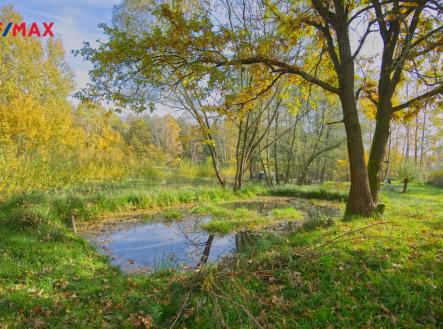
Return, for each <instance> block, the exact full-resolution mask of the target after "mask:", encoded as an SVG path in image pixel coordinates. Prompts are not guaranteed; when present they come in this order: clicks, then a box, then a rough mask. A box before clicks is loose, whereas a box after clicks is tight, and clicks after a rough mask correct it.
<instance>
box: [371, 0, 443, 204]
mask: <svg viewBox="0 0 443 329" xmlns="http://www.w3.org/2000/svg"><path fill="white" fill-rule="evenodd" d="M365 10H373V11H374V16H375V21H376V22H377V25H378V27H379V29H378V31H379V33H380V36H381V39H382V42H383V49H382V59H381V66H380V70H379V74H378V85H377V89H376V91H375V90H374V89H373V88H367V89H366V93H367V95H368V97H369V99H371V101H372V102H373V103H374V105H375V106H376V127H375V132H374V138H373V141H372V146H371V151H370V156H369V161H368V173H369V181H370V186H371V194H372V198H373V200H374V201H375V202H376V201H377V200H378V192H379V189H380V181H381V177H382V163H383V160H384V157H385V153H386V145H387V142H388V139H389V135H390V124H391V121H392V119H393V118H394V117H395V116H396V115H398V113H399V112H400V111H403V110H405V109H408V108H411V107H413V108H415V110H414V111H415V112H417V111H418V110H419V107H420V105H421V104H423V103H424V102H429V101H430V100H433V99H436V98H437V97H438V96H439V95H443V79H442V71H441V65H440V63H441V60H442V57H441V47H442V46H443V38H442V31H443V24H441V15H442V14H443V7H442V6H441V4H440V3H439V1H423V0H417V1H400V0H392V1H383V2H380V1H379V0H371V5H370V6H368V7H366V8H365ZM439 65H440V66H439ZM404 79H414V82H415V83H416V84H417V86H420V87H421V88H418V89H420V92H419V93H418V94H417V95H416V96H415V97H413V98H407V99H405V100H404V101H403V102H400V103H398V104H393V103H394V98H395V97H397V98H398V96H399V95H398V94H399V89H400V87H401V86H402V84H403V83H402V82H403V81H404ZM406 96H408V93H406Z"/></svg>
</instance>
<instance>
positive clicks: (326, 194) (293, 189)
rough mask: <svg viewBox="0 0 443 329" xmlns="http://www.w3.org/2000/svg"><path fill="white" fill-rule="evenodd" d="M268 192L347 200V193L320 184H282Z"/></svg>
mask: <svg viewBox="0 0 443 329" xmlns="http://www.w3.org/2000/svg"><path fill="white" fill-rule="evenodd" d="M267 193H268V194H269V195H275V196H291V197H303V198H312V199H323V200H336V201H345V200H346V199H347V193H345V192H342V191H337V190H330V189H325V188H324V187H322V186H319V185H307V186H296V185H281V186H276V187H273V188H271V189H269V191H268V192H267Z"/></svg>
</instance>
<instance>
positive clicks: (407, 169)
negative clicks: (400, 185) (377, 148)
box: [398, 164, 423, 182]
mask: <svg viewBox="0 0 443 329" xmlns="http://www.w3.org/2000/svg"><path fill="white" fill-rule="evenodd" d="M406 178H407V179H408V181H409V182H414V181H422V180H423V174H422V172H421V171H420V169H418V168H417V167H415V166H414V165H412V164H405V165H403V166H401V167H400V168H399V169H398V179H399V180H404V179H406Z"/></svg>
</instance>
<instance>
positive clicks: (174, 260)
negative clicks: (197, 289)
mask: <svg viewBox="0 0 443 329" xmlns="http://www.w3.org/2000/svg"><path fill="white" fill-rule="evenodd" d="M209 219H210V217H209V216H205V217H200V218H197V217H196V218H192V219H187V220H183V221H180V222H173V223H162V222H153V223H131V224H121V225H117V226H115V225H114V226H111V227H109V228H105V229H104V230H102V231H101V232H99V233H98V234H89V235H88V234H86V238H87V239H89V240H90V241H91V242H92V243H93V244H95V245H96V246H97V247H98V248H99V250H100V251H101V252H102V253H103V254H106V255H108V256H109V257H110V259H111V263H112V264H113V265H116V266H119V267H120V268H121V269H122V270H123V271H124V272H128V273H129V272H138V271H155V270H158V269H161V268H176V269H189V268H195V267H197V266H200V265H202V264H205V263H207V262H217V261H219V260H220V259H221V258H222V257H223V256H226V255H228V254H230V253H233V252H239V251H241V250H243V249H244V248H245V247H246V243H244V242H243V243H239V242H238V241H245V239H246V238H245V236H247V235H248V233H245V232H243V233H238V234H232V235H226V236H223V237H219V236H214V235H210V234H208V233H206V232H204V231H202V230H201V228H200V227H201V224H202V223H205V222H207V221H208V220H209Z"/></svg>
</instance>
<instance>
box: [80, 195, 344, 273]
mask: <svg viewBox="0 0 443 329" xmlns="http://www.w3.org/2000/svg"><path fill="white" fill-rule="evenodd" d="M225 206H226V207H242V208H249V209H255V210H257V211H258V212H261V213H267V212H269V211H271V210H272V209H273V208H278V207H294V208H297V209H299V210H303V211H304V212H305V214H306V216H305V221H306V220H309V218H311V217H316V216H317V217H318V216H323V217H324V216H326V217H328V218H331V217H336V216H338V215H339V211H338V210H337V209H335V208H332V207H327V206H318V205H314V204H310V203H306V202H305V201H299V200H295V199H280V198H279V199H277V198H275V200H274V199H270V200H269V198H268V199H266V200H253V201H244V202H235V203H226V204H225ZM140 220H142V219H140ZM210 220H211V217H210V216H196V215H194V214H189V215H188V216H186V217H185V219H183V220H180V221H173V222H164V221H158V220H157V221H149V222H143V221H140V222H134V221H129V222H128V221H123V220H122V221H117V222H112V223H108V224H104V225H102V226H101V227H100V228H98V229H97V228H95V229H89V230H87V231H86V232H84V234H83V235H84V236H85V238H86V239H87V240H89V241H90V242H91V243H92V244H93V245H95V246H96V247H97V249H98V250H99V252H101V253H102V254H105V255H107V256H109V258H110V262H111V264H113V265H115V266H118V267H120V269H121V270H122V271H123V272H126V273H134V272H150V271H156V270H159V269H162V268H175V269H178V270H186V269H192V268H195V267H197V266H199V265H200V264H202V263H206V262H212V263H213V262H218V261H220V260H221V259H223V257H226V256H228V255H230V254H233V253H236V252H241V251H242V250H244V248H245V247H246V246H247V245H249V244H251V242H252V241H255V240H256V239H257V237H258V236H257V234H256V233H250V232H241V233H236V234H228V235H225V236H217V235H211V234H208V233H207V232H205V231H204V230H203V229H202V228H201V225H202V224H204V223H207V222H208V221H210ZM283 224H284V225H279V226H277V227H275V228H270V229H271V230H276V231H294V230H296V229H298V228H299V227H300V226H301V225H302V223H300V222H299V223H291V222H288V223H283Z"/></svg>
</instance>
